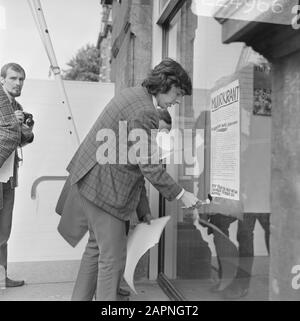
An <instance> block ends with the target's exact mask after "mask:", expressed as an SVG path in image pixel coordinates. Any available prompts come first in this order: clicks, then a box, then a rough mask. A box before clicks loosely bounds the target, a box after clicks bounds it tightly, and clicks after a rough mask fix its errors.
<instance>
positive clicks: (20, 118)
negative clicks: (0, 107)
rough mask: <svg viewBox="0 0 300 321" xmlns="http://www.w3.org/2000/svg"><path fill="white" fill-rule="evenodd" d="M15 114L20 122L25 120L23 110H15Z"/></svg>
mask: <svg viewBox="0 0 300 321" xmlns="http://www.w3.org/2000/svg"><path fill="white" fill-rule="evenodd" d="M15 116H16V117H17V120H18V122H19V123H20V124H22V123H23V121H24V114H23V112H22V111H21V110H16V111H15Z"/></svg>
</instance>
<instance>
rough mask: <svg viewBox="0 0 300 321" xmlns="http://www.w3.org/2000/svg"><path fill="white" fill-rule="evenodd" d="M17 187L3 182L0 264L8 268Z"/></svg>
mask: <svg viewBox="0 0 300 321" xmlns="http://www.w3.org/2000/svg"><path fill="white" fill-rule="evenodd" d="M14 200H15V189H14V188H11V184H10V182H8V183H3V208H2V209H1V210H0V265H1V266H3V267H4V268H5V270H7V242H8V239H9V236H10V232H11V226H12V213H13V208H14Z"/></svg>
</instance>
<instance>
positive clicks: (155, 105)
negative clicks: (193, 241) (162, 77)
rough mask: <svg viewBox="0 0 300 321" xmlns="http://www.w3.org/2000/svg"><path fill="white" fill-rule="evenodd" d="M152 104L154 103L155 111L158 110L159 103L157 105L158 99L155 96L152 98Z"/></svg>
mask: <svg viewBox="0 0 300 321" xmlns="http://www.w3.org/2000/svg"><path fill="white" fill-rule="evenodd" d="M152 102H153V105H154V107H155V109H157V108H158V103H157V99H156V97H155V96H152Z"/></svg>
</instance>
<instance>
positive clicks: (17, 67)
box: [0, 62, 26, 78]
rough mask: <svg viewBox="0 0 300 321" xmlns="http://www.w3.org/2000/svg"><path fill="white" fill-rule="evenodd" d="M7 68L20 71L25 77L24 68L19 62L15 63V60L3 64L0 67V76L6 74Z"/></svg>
mask: <svg viewBox="0 0 300 321" xmlns="http://www.w3.org/2000/svg"><path fill="white" fill-rule="evenodd" d="M8 69H12V70H13V71H16V72H21V73H23V75H24V78H25V77H26V74H25V70H24V69H23V68H22V67H21V66H20V65H19V64H17V63H15V62H10V63H8V64H5V65H4V66H3V67H2V68H1V72H0V76H1V77H3V78H5V77H6V75H7V71H8Z"/></svg>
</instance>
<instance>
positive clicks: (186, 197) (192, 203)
mask: <svg viewBox="0 0 300 321" xmlns="http://www.w3.org/2000/svg"><path fill="white" fill-rule="evenodd" d="M180 200H181V201H182V202H183V204H184V205H185V207H186V208H195V207H196V205H197V204H198V203H199V202H200V200H199V199H198V198H197V197H196V196H195V195H194V194H193V193H190V192H188V191H184V193H183V195H182V197H181V198H180Z"/></svg>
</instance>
